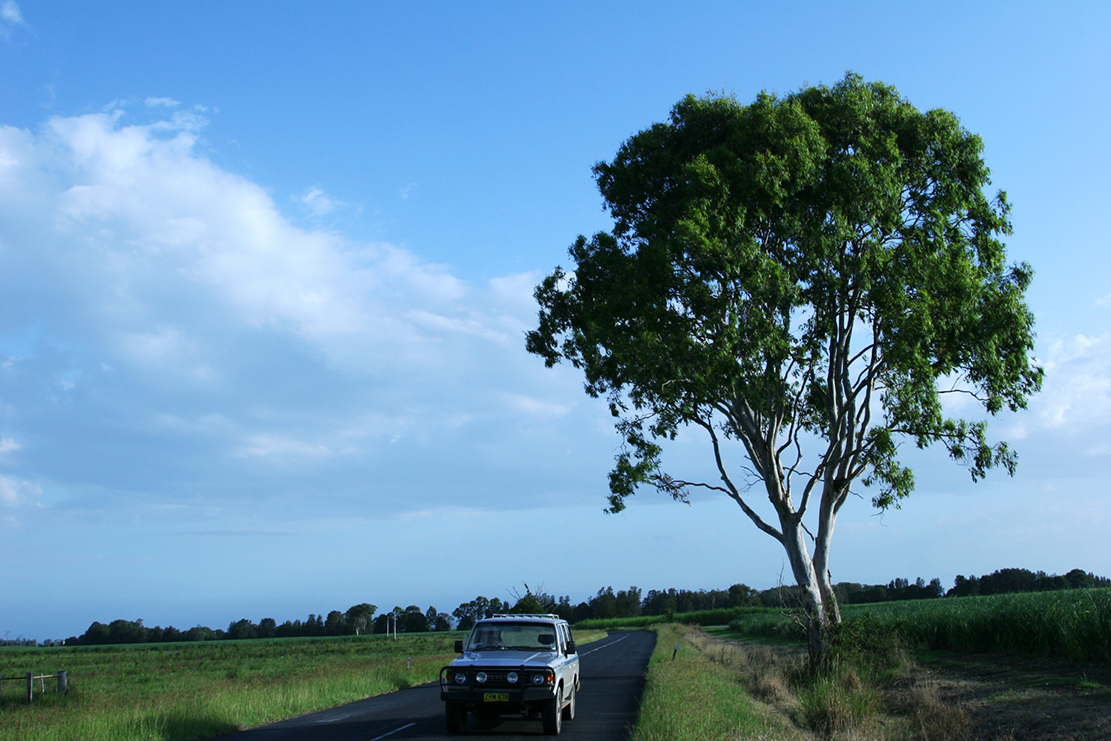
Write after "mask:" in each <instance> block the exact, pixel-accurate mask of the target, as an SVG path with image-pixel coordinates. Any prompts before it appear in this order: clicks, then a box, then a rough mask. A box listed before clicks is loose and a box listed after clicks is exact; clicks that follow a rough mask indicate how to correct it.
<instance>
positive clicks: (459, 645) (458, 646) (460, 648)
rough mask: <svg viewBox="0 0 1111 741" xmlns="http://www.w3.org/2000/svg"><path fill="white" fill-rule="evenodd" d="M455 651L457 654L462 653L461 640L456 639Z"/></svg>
mask: <svg viewBox="0 0 1111 741" xmlns="http://www.w3.org/2000/svg"><path fill="white" fill-rule="evenodd" d="M455 653H457V654H461V653H463V641H456V642H455Z"/></svg>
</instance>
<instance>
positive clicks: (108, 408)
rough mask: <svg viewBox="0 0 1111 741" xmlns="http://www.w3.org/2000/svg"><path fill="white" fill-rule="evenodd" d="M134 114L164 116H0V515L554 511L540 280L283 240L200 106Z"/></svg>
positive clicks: (358, 246)
mask: <svg viewBox="0 0 1111 741" xmlns="http://www.w3.org/2000/svg"><path fill="white" fill-rule="evenodd" d="M152 101H153V102H152ZM146 102H147V109H148V110H151V109H154V112H155V114H156V115H163V113H164V114H165V115H166V116H169V117H168V118H166V119H163V120H156V121H153V122H151V123H145V124H139V123H134V122H131V121H130V114H129V113H128V112H126V111H125V110H122V109H121V110H116V111H113V112H109V113H98V114H90V115H84V116H75V117H64V118H62V117H60V118H54V119H51V120H50V121H49V122H48V123H46V124H45V125H44V126H43V127H41V129H39V130H36V131H28V130H23V129H16V128H12V127H3V128H0V265H2V266H3V269H2V271H0V291H2V292H3V295H4V296H5V303H6V305H7V307H8V308H7V309H6V310H5V311H4V312H3V315H2V316H0V435H2V440H3V443H2V445H0V476H2V477H3V478H2V479H0V505H4V506H7V507H9V508H11V507H17V506H19V505H21V504H26V503H28V502H30V501H41V502H43V503H44V504H46V505H48V506H49V507H51V508H52V509H53V510H54V511H55V512H56V513H67V514H69V515H70V516H73V517H88V516H90V513H91V512H94V511H95V512H99V513H103V512H105V511H107V512H115V513H123V512H126V513H127V516H142V517H158V516H163V514H164V513H165V512H166V511H167V510H166V507H167V506H168V505H172V506H173V516H174V517H178V518H181V517H185V518H188V517H197V518H205V517H211V516H216V515H217V514H219V513H221V512H222V513H225V514H226V513H227V512H228V511H229V510H230V509H235V508H240V509H244V510H246V509H250V508H260V507H266V508H268V510H269V512H271V513H275V512H279V513H280V512H284V513H287V515H288V516H289V517H291V518H295V517H304V516H306V512H307V510H309V509H314V508H322V509H326V508H328V507H329V503H337V502H344V503H345V505H344V506H350V505H351V503H358V502H361V503H363V504H361V505H359V504H356V506H364V507H366V508H367V509H368V510H373V511H375V512H400V511H410V510H414V511H415V510H423V509H427V508H428V507H430V506H438V507H444V506H464V507H495V508H505V507H530V506H544V505H546V504H551V501H552V499H551V497H553V496H555V495H556V491H557V490H560V489H561V487H563V488H564V489H565V488H566V487H567V486H568V483H567V482H566V481H564V482H563V483H560V482H559V481H558V480H556V479H558V478H559V477H558V476H555V479H552V478H551V477H549V476H548V475H547V474H554V472H555V470H556V469H554V468H553V466H554V465H555V464H554V463H552V464H548V463H546V462H545V459H546V456H547V451H549V450H550V449H551V445H552V443H553V440H554V439H555V437H556V433H555V432H554V431H553V430H552V429H551V422H552V421H553V420H558V419H562V418H564V417H565V416H566V415H567V414H568V412H569V411H570V409H571V407H570V406H568V405H567V404H566V403H563V402H561V401H560V400H559V399H560V398H567V394H566V393H564V392H565V391H566V390H567V388H568V387H569V386H570V387H574V386H577V381H571V377H570V376H569V375H566V374H565V375H564V376H560V375H559V374H552V372H551V371H546V370H544V369H543V367H542V363H540V362H539V361H537V360H536V359H535V358H531V357H529V356H527V355H526V354H525V353H524V350H523V333H524V331H525V330H526V329H527V328H528V323H529V322H530V321H532V319H533V316H534V314H535V309H534V307H533V304H532V299H531V289H532V286H533V285H534V283H535V279H536V276H533V275H512V276H503V277H499V278H496V279H493V280H490V281H488V282H487V283H485V284H483V285H471V284H468V283H466V282H464V281H462V280H460V279H458V278H456V277H454V276H453V275H451V273H450V272H449V271H448V270H447V269H446V268H444V267H442V266H438V265H434V264H429V263H426V262H423V261H421V260H420V259H419V258H418V257H417V256H415V255H413V254H411V253H409V252H407V251H406V250H404V249H400V248H398V247H395V246H391V245H389V244H365V243H355V242H352V241H350V240H348V239H345V238H344V237H343V236H341V235H339V234H337V233H335V232H333V231H329V230H327V229H325V228H320V229H305V228H299V227H297V226H294V225H293V223H292V222H291V221H290V220H289V219H287V218H286V217H285V216H284V215H283V214H282V212H281V211H280V210H279V208H278V207H277V206H276V203H275V201H274V199H273V198H272V197H271V196H270V195H269V194H268V193H267V192H266V191H265V190H264V189H263V188H261V187H259V186H258V185H256V184H254V183H252V182H250V181H249V180H247V179H245V178H243V177H240V176H238V175H236V174H233V173H229V172H226V171H224V170H221V169H220V168H219V167H217V166H216V165H214V164H213V163H212V161H211V160H210V159H208V158H207V157H206V156H205V153H204V144H203V129H204V127H205V125H206V121H205V120H204V118H203V116H202V115H201V113H200V112H199V111H198V110H197V109H184V110H183V109H181V108H180V105H179V104H177V102H176V101H170V100H168V99H151V100H148V101H146ZM168 109H173V110H172V111H168ZM171 114H172V115H171ZM287 202H294V203H300V205H301V206H302V207H305V208H308V209H309V210H310V211H311V212H312V213H313V215H314V216H315V217H319V218H321V219H322V218H324V217H326V216H327V214H328V212H329V211H330V210H331V208H332V207H333V205H334V201H332V199H330V198H329V197H328V196H327V195H326V194H324V193H323V192H322V191H320V190H319V189H318V188H315V187H313V188H310V189H307V190H306V191H305V194H304V195H302V196H291V197H290V198H289V199H287ZM564 447H566V445H565V446H564ZM607 454H608V453H607ZM525 461H528V464H527V467H528V469H529V472H528V479H527V480H528V482H529V485H528V486H526V487H524V489H525V490H527V491H524V492H523V493H522V487H521V485H520V479H521V477H522V475H523V473H524V467H525V466H524V462H525ZM514 482H517V483H516V485H515V484H514ZM506 491H511V492H514V495H513V496H509V497H507V496H506V495H505V494H499V492H506ZM563 495H566V492H564V493H563ZM160 513H162V514H160ZM277 516H282V515H280V514H279V515H277Z"/></svg>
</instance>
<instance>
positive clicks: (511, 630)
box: [467, 622, 557, 651]
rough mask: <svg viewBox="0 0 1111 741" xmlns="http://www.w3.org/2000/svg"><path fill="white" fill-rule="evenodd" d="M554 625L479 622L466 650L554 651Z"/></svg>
mask: <svg viewBox="0 0 1111 741" xmlns="http://www.w3.org/2000/svg"><path fill="white" fill-rule="evenodd" d="M556 644H557V641H556V626H554V625H552V624H550V623H508V622H497V623H479V624H478V625H476V626H475V628H474V630H473V631H471V640H470V643H469V644H467V650H468V651H494V650H504V651H555V650H556Z"/></svg>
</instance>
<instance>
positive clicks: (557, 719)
mask: <svg viewBox="0 0 1111 741" xmlns="http://www.w3.org/2000/svg"><path fill="white" fill-rule="evenodd" d="M540 720H541V721H542V722H543V723H544V734H545V735H547V736H558V735H559V732H560V731H561V730H563V688H562V687H560V688H559V689H557V690H556V696H555V699H552V700H548V701H547V702H545V703H544V709H543V711H542V715H541V717H540Z"/></svg>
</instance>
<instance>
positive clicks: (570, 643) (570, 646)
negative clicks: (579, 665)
mask: <svg viewBox="0 0 1111 741" xmlns="http://www.w3.org/2000/svg"><path fill="white" fill-rule="evenodd" d="M576 650H577V649H576V648H575V642H574V641H567V653H568V655H570V654H573V653H575V652H576Z"/></svg>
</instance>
